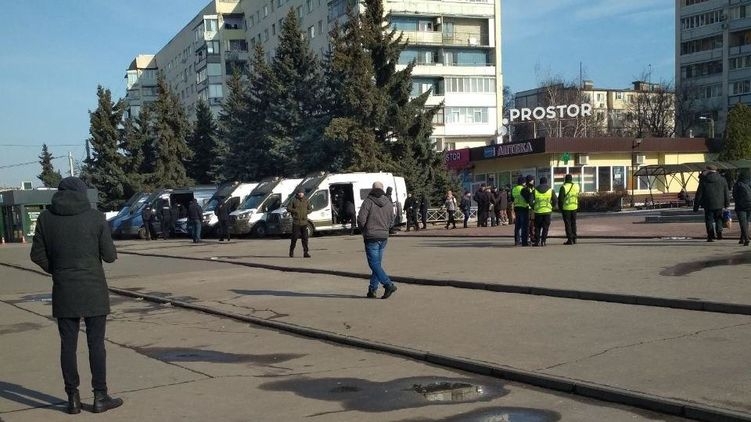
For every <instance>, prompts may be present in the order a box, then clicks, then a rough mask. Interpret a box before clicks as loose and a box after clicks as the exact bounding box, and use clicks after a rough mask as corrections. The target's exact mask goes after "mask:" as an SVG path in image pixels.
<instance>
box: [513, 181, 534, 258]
mask: <svg viewBox="0 0 751 422" xmlns="http://www.w3.org/2000/svg"><path fill="white" fill-rule="evenodd" d="M525 182H526V180H525V179H524V176H519V178H518V179H517V180H516V186H514V188H513V189H511V198H512V199H513V202H514V214H515V215H516V219H515V220H514V246H518V245H521V246H529V202H530V200H531V198H530V195H529V193H530V192H529V189H527V186H526V185H525Z"/></svg>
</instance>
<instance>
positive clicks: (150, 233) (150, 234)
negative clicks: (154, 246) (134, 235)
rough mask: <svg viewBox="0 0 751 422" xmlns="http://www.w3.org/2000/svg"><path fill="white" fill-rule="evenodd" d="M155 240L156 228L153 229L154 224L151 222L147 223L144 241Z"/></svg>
mask: <svg viewBox="0 0 751 422" xmlns="http://www.w3.org/2000/svg"><path fill="white" fill-rule="evenodd" d="M156 238H157V235H156V228H154V222H153V221H151V220H150V221H147V222H146V240H154V239H156Z"/></svg>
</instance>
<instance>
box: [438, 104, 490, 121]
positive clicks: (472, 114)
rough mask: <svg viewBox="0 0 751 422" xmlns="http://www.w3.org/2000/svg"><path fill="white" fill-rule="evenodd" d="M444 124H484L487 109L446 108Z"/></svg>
mask: <svg viewBox="0 0 751 422" xmlns="http://www.w3.org/2000/svg"><path fill="white" fill-rule="evenodd" d="M446 123H457V124H486V123H488V108H487V107H446Z"/></svg>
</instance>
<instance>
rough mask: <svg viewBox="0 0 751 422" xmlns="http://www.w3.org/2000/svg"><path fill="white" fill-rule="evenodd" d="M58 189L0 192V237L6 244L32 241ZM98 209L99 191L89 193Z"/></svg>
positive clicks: (90, 199) (92, 202)
mask: <svg viewBox="0 0 751 422" xmlns="http://www.w3.org/2000/svg"><path fill="white" fill-rule="evenodd" d="M55 192H57V189H34V190H9V191H5V192H0V235H2V237H3V239H5V241H6V242H22V241H24V240H31V238H32V236H34V230H35V229H36V221H37V218H38V217H39V214H40V213H41V212H42V211H44V210H45V209H47V208H48V207H49V205H50V204H51V201H52V196H53V195H54V194H55ZM87 196H88V198H89V202H91V207H92V208H96V203H97V190H96V189H89V191H88V192H87Z"/></svg>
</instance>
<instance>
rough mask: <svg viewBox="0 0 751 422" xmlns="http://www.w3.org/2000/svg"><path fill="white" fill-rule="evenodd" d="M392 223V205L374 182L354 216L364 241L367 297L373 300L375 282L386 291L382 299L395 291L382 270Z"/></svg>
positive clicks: (375, 288) (375, 289) (379, 184)
mask: <svg viewBox="0 0 751 422" xmlns="http://www.w3.org/2000/svg"><path fill="white" fill-rule="evenodd" d="M393 222H394V204H393V203H392V202H391V199H389V197H388V196H387V195H386V193H385V192H384V191H383V183H381V182H374V183H373V189H372V190H371V191H370V193H369V194H368V196H367V198H365V200H363V201H362V205H361V206H360V213H359V214H358V215H357V227H359V228H360V231H361V232H362V237H363V240H364V241H365V257H366V258H367V260H368V266H369V267H370V270H371V272H372V273H371V275H370V285H369V286H368V294H367V295H366V297H368V298H371V299H374V298H375V297H376V291H377V290H378V285H379V284H382V285H383V287H384V289H385V291H384V293H383V296H381V299H388V298H389V297H390V296H391V295H392V294H394V292H395V291H396V285H394V283H393V282H392V281H391V279H389V276H388V275H387V274H386V271H384V270H383V266H382V265H381V263H382V262H383V252H384V250H385V249H386V243H387V242H388V239H389V228H390V227H391V225H392V224H393Z"/></svg>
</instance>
